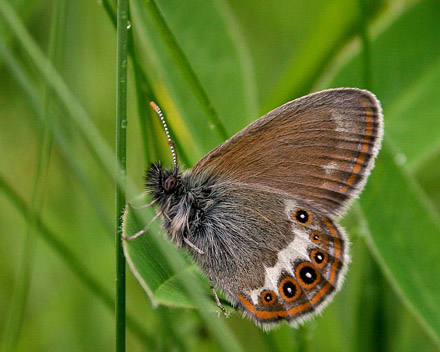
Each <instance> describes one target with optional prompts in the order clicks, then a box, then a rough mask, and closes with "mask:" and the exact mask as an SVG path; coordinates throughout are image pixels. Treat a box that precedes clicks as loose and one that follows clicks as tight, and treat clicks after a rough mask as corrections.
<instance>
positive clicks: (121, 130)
mask: <svg viewBox="0 0 440 352" xmlns="http://www.w3.org/2000/svg"><path fill="white" fill-rule="evenodd" d="M127 27H128V0H118V11H117V97H116V99H117V107H116V109H117V111H116V170H118V172H119V179H120V183H119V182H116V183H115V188H116V195H115V197H116V207H115V211H116V213H115V219H116V231H115V247H116V306H115V311H116V351H118V352H123V351H125V305H126V303H125V257H124V251H123V249H122V241H121V234H122V232H121V228H122V219H121V216H122V213H123V211H124V207H125V194H124V190H123V187H125V179H126V174H127V170H126V169H127V155H126V154H127V60H128V59H127V46H128V28H127ZM118 166H119V167H118Z"/></svg>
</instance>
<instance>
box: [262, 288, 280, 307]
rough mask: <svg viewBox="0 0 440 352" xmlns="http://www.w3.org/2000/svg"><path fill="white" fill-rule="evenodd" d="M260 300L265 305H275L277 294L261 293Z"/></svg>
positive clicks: (271, 292)
mask: <svg viewBox="0 0 440 352" xmlns="http://www.w3.org/2000/svg"><path fill="white" fill-rule="evenodd" d="M260 298H261V301H262V302H263V303H264V304H265V305H269V304H273V303H275V301H276V295H275V293H274V292H273V291H269V290H266V291H263V292H261V295H260Z"/></svg>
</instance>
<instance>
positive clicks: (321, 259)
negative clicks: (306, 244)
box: [310, 249, 328, 268]
mask: <svg viewBox="0 0 440 352" xmlns="http://www.w3.org/2000/svg"><path fill="white" fill-rule="evenodd" d="M310 258H311V259H312V262H313V264H314V265H315V266H317V267H318V268H323V267H324V266H325V264H327V261H328V254H327V253H326V252H324V251H322V250H320V249H313V250H312V251H311V252H310Z"/></svg>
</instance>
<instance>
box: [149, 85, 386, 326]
mask: <svg viewBox="0 0 440 352" xmlns="http://www.w3.org/2000/svg"><path fill="white" fill-rule="evenodd" d="M154 107H155V109H156V111H157V112H158V113H159V115H160V117H161V119H162V120H163V116H162V114H161V112H160V109H159V108H158V107H157V106H154ZM163 121H164V120H163ZM165 129H166V133H167V136H168V139H169V141H170V143H171V139H170V138H169V134H168V130H167V128H166V125H165ZM382 135H383V117H382V110H381V106H380V103H379V101H378V100H377V99H376V97H375V96H374V95H373V94H372V93H370V92H368V91H366V90H360V89H354V88H339V89H329V90H324V91H320V92H317V93H313V94H310V95H307V96H304V97H302V98H299V99H296V100H293V101H290V102H288V103H286V104H284V105H282V106H280V107H278V108H276V109H275V110H273V111H271V112H269V113H267V114H266V115H264V116H262V117H260V118H259V119H257V120H256V121H254V122H253V123H251V124H250V125H248V126H247V127H246V128H244V129H243V130H241V131H240V132H238V133H237V134H235V135H234V136H233V137H231V138H229V139H228V140H226V141H225V142H224V143H222V144H221V145H219V146H218V147H217V148H215V149H214V150H212V151H211V152H209V153H208V154H207V155H206V156H205V157H203V158H202V159H201V160H200V161H199V162H198V163H197V164H196V165H195V166H194V167H193V168H192V169H190V170H186V171H184V172H182V171H181V170H180V167H179V165H178V163H177V158H176V154H175V152H174V148H173V147H172V152H173V158H174V166H173V167H172V168H169V169H168V168H164V167H163V166H162V164H161V163H160V162H157V163H155V164H153V165H151V167H150V168H149V170H148V171H147V173H146V186H147V189H148V191H149V193H150V194H151V196H152V198H153V202H152V203H156V204H157V205H158V215H157V216H160V217H161V218H162V226H163V228H164V230H165V232H166V233H167V235H168V236H169V238H170V239H171V240H172V242H174V243H175V245H176V246H177V247H179V248H181V247H185V248H187V249H188V251H189V252H190V254H191V256H192V257H193V259H194V260H195V261H196V262H197V263H198V265H199V266H200V267H201V268H202V270H203V271H204V272H205V274H206V276H207V277H208V278H209V280H210V281H211V287H212V288H213V287H214V286H215V287H217V288H219V289H220V290H221V291H222V292H223V293H224V295H225V297H226V298H227V299H228V301H229V302H230V303H231V304H232V305H233V306H235V307H237V309H239V310H241V311H243V312H244V314H245V315H247V316H248V317H250V318H251V319H252V320H253V321H254V322H255V323H256V324H257V325H260V326H262V327H264V328H269V327H271V326H273V325H275V324H276V323H279V322H281V321H287V322H288V323H290V324H291V325H296V324H297V323H299V322H302V321H304V320H306V319H307V318H309V317H311V316H313V314H315V313H317V312H320V311H321V310H322V309H323V308H324V307H325V306H326V305H327V304H328V303H329V302H330V301H331V299H332V298H333V296H334V294H335V293H336V292H337V291H338V290H339V289H340V287H341V284H342V281H343V279H344V275H345V272H346V270H347V265H348V262H349V261H350V256H349V251H348V250H349V248H348V247H349V242H348V238H347V235H346V234H345V232H344V230H343V229H342V228H341V227H340V226H339V225H338V224H337V223H336V221H337V219H338V217H340V216H341V215H342V214H343V212H344V210H345V209H346V208H347V207H348V206H349V204H350V203H351V201H352V200H353V199H354V198H356V197H357V196H358V195H359V193H360V191H361V190H362V188H363V186H364V184H365V182H366V180H367V177H368V175H369V173H370V171H371V169H372V168H373V165H374V159H375V157H376V155H377V153H378V151H379V149H380V144H381V139H382ZM213 292H214V296H215V299H216V301H217V304H218V305H219V307H221V308H222V309H224V308H223V307H222V305H221V303H220V301H219V299H218V297H217V295H216V293H215V292H216V291H215V290H214V289H213Z"/></svg>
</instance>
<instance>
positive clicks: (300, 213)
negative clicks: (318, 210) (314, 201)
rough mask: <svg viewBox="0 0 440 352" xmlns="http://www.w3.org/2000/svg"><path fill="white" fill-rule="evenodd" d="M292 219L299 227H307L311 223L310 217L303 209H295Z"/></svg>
mask: <svg viewBox="0 0 440 352" xmlns="http://www.w3.org/2000/svg"><path fill="white" fill-rule="evenodd" d="M292 217H293V219H295V221H297V222H299V223H300V224H301V225H308V224H310V223H311V222H312V215H311V214H310V213H309V212H308V211H307V210H304V209H295V210H294V211H293V212H292Z"/></svg>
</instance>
